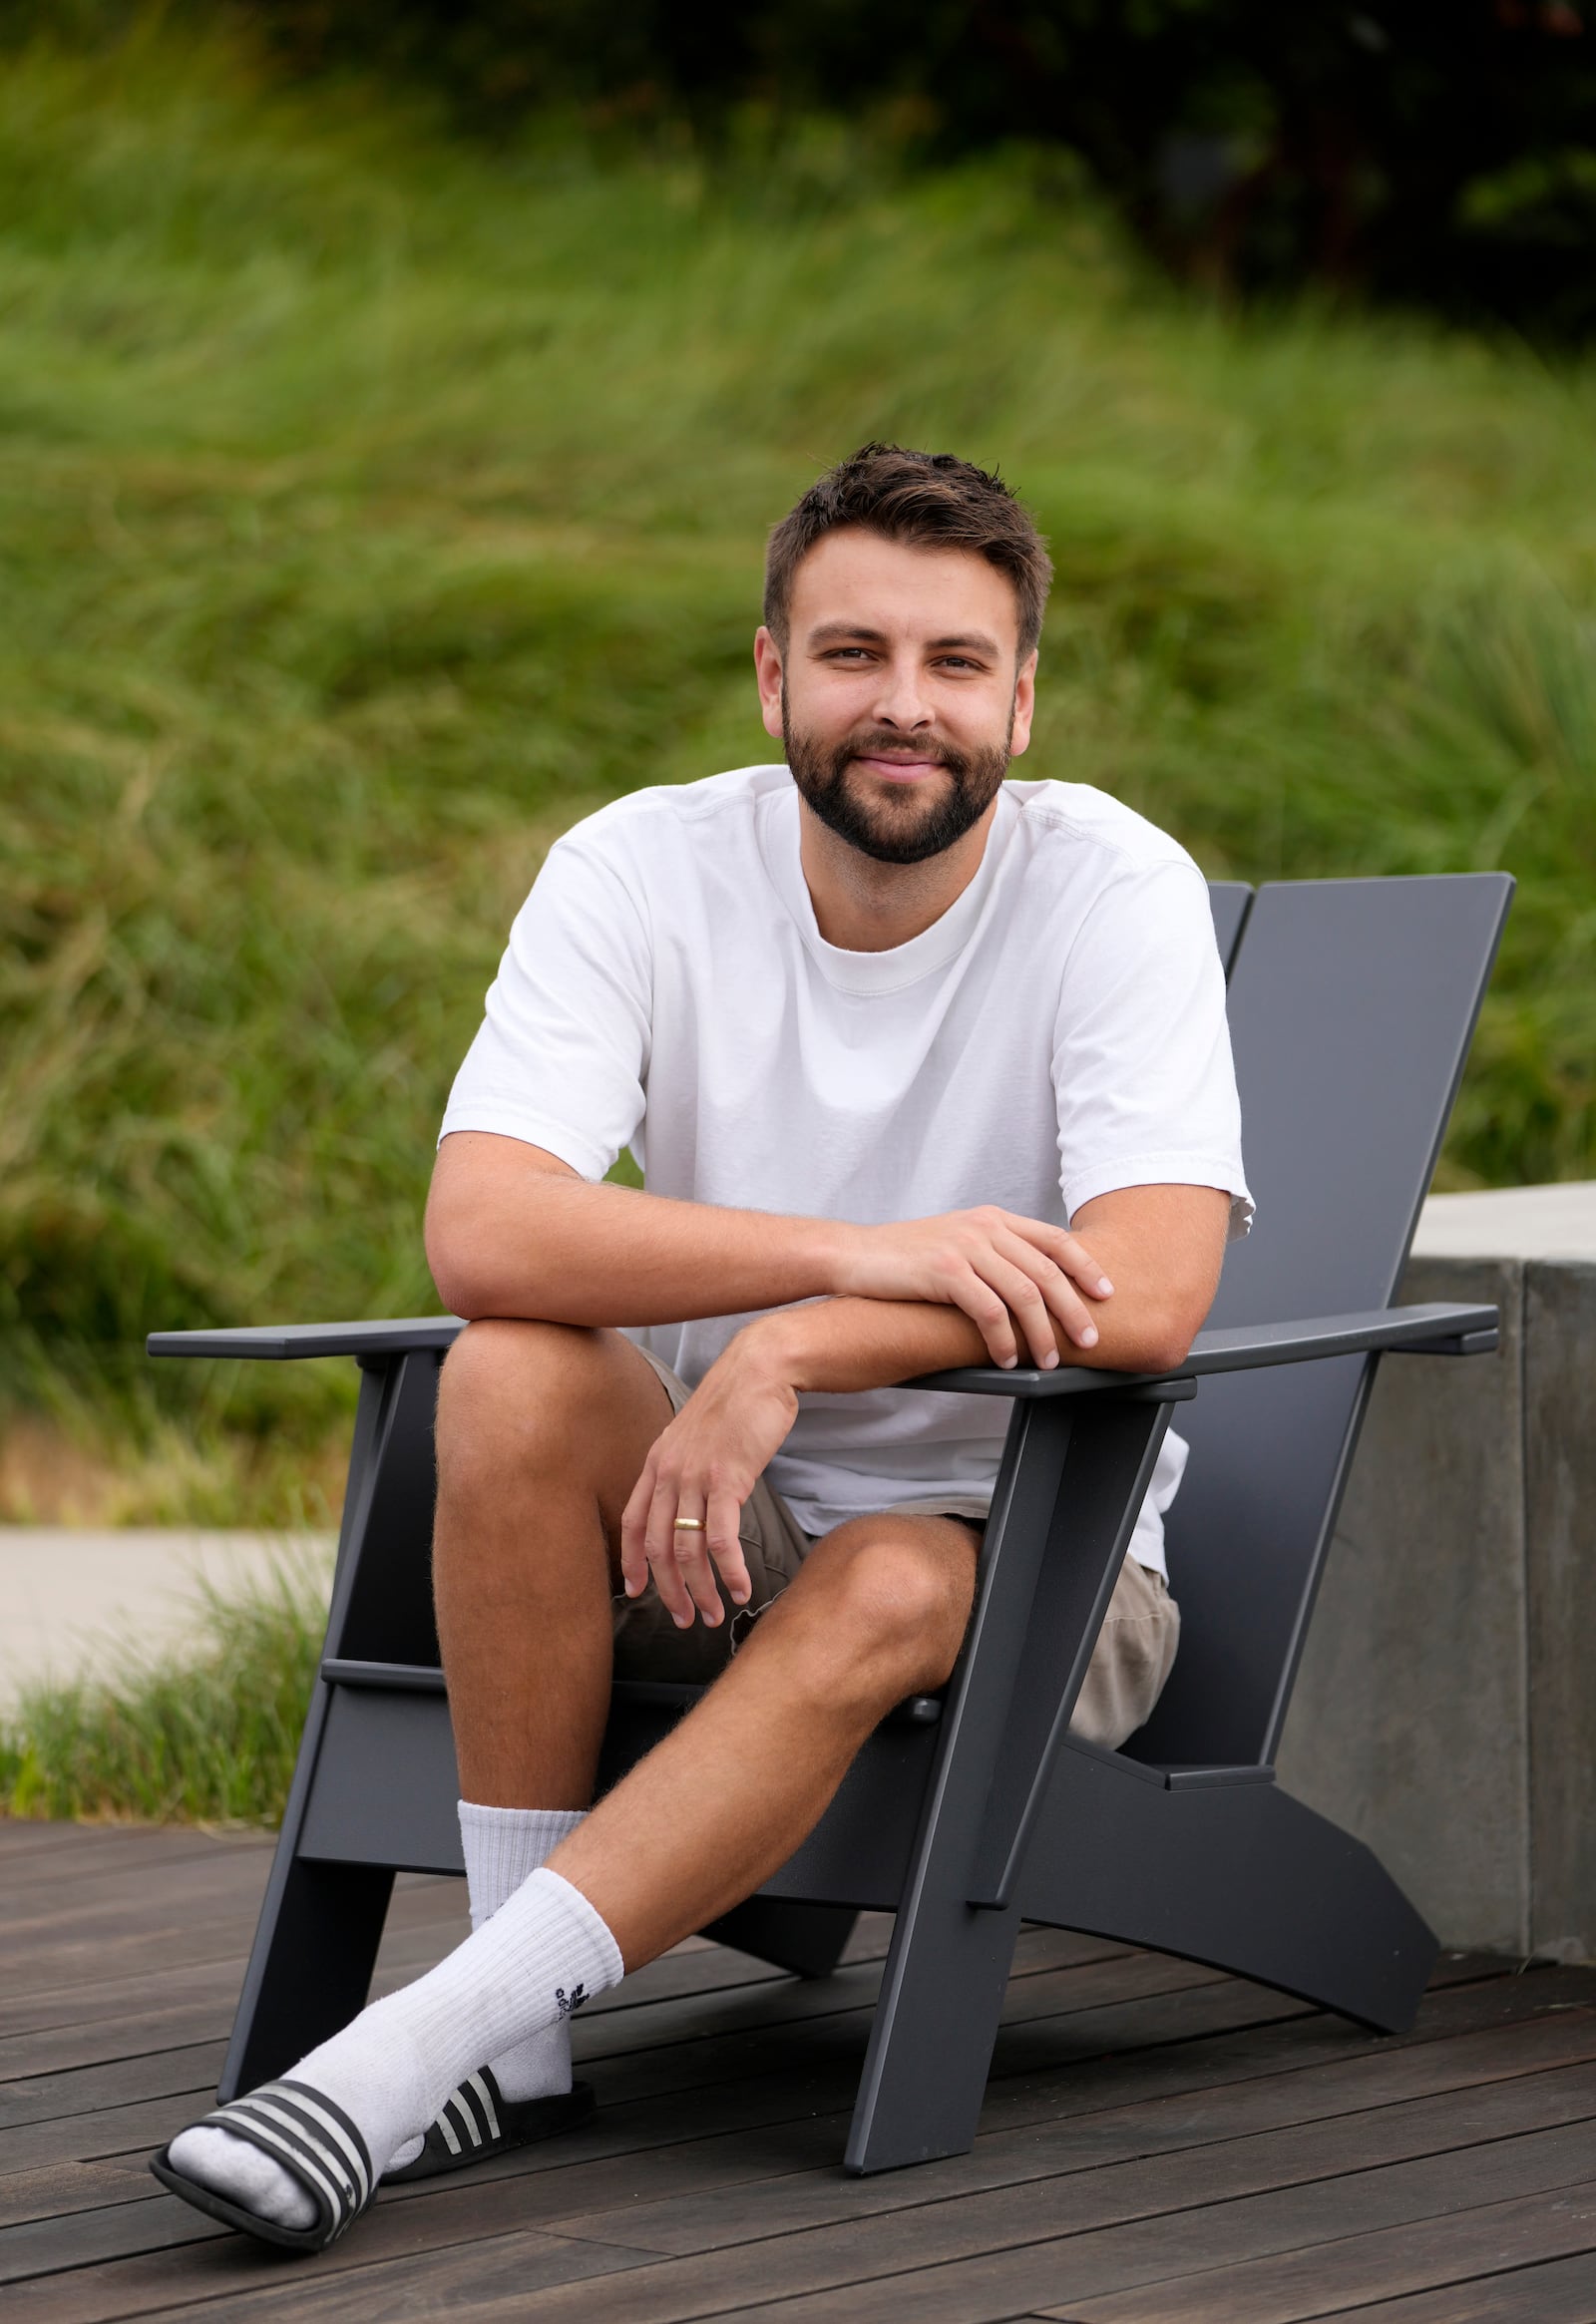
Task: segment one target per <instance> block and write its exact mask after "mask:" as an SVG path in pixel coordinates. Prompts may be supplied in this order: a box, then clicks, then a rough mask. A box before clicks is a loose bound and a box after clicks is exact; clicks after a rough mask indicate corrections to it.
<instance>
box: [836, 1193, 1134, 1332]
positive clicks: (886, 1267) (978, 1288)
mask: <svg viewBox="0 0 1596 2324" xmlns="http://www.w3.org/2000/svg"><path fill="white" fill-rule="evenodd" d="M1113 1288H1114V1287H1113V1285H1112V1284H1111V1283H1110V1282H1109V1280H1108V1278H1107V1276H1106V1275H1104V1273H1103V1271H1102V1269H1101V1267H1099V1265H1098V1264H1097V1262H1096V1260H1095V1259H1094V1258H1093V1257H1092V1255H1091V1253H1090V1252H1089V1251H1088V1250H1087V1249H1086V1246H1085V1245H1084V1243H1082V1242H1080V1241H1079V1239H1078V1238H1077V1237H1076V1236H1074V1235H1071V1234H1070V1233H1069V1231H1068V1230H1067V1228H1064V1227H1052V1226H1048V1225H1047V1224H1046V1222H1045V1221H1044V1220H1041V1219H1026V1218H1021V1217H1020V1216H1019V1215H1018V1213H1017V1212H1014V1211H1004V1210H999V1209H998V1207H997V1206H996V1204H987V1205H984V1206H983V1207H982V1208H981V1209H980V1210H974V1211H950V1212H948V1213H946V1214H945V1215H944V1216H943V1217H941V1218H935V1219H906V1220H904V1221H903V1222H901V1223H893V1224H890V1225H887V1226H880V1227H851V1228H849V1229H848V1230H847V1232H846V1238H845V1241H844V1245H843V1259H842V1265H841V1269H840V1271H839V1276H838V1282H837V1285H836V1289H837V1290H838V1292H839V1293H842V1294H844V1295H848V1294H852V1295H853V1296H854V1297H855V1298H863V1299H875V1300H926V1301H934V1302H936V1303H938V1304H939V1305H941V1306H944V1307H955V1308H962V1309H963V1310H964V1312H965V1314H966V1315H967V1316H968V1317H969V1318H970V1319H971V1321H972V1323H974V1324H976V1325H977V1326H978V1327H979V1328H980V1331H981V1336H982V1338H983V1339H984V1340H985V1341H986V1343H987V1347H988V1349H989V1351H990V1352H991V1355H992V1358H993V1361H994V1362H995V1363H1000V1364H1001V1365H1002V1366H1003V1367H1004V1369H1005V1370H1006V1369H1009V1368H1011V1367H1012V1366H1013V1365H1014V1364H1015V1363H1017V1362H1018V1360H1019V1356H1020V1349H1021V1341H1020V1338H1019V1334H1023V1345H1024V1348H1025V1350H1026V1351H1027V1352H1028V1354H1029V1356H1030V1357H1031V1359H1032V1361H1034V1362H1035V1363H1038V1364H1040V1365H1041V1366H1042V1368H1043V1369H1044V1370H1051V1368H1052V1366H1053V1365H1054V1364H1055V1363H1056V1362H1057V1361H1058V1346H1057V1339H1056V1336H1055V1332H1054V1325H1055V1324H1058V1325H1061V1326H1062V1327H1063V1330H1064V1334H1065V1337H1066V1338H1067V1339H1068V1340H1070V1341H1071V1342H1072V1343H1073V1345H1074V1346H1075V1347H1077V1348H1095V1347H1096V1345H1097V1327H1096V1325H1095V1324H1094V1323H1093V1322H1092V1320H1091V1312H1090V1310H1089V1308H1088V1307H1087V1305H1086V1299H1092V1300H1105V1299H1108V1298H1110V1297H1111V1296H1112V1293H1113ZM1082 1293H1084V1294H1085V1295H1086V1298H1085V1299H1083V1298H1082V1297H1081V1294H1082ZM1016 1326H1017V1328H1018V1329H1017V1332H1016Z"/></svg>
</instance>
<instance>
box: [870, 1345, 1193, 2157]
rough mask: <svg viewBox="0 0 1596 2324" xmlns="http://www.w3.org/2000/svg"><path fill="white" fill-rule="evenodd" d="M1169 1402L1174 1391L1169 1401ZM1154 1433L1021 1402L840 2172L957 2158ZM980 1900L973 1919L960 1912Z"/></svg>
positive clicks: (1116, 1417)
mask: <svg viewBox="0 0 1596 2324" xmlns="http://www.w3.org/2000/svg"><path fill="white" fill-rule="evenodd" d="M1177 1392H1178V1391H1177ZM1167 1424H1168V1406H1167V1404H1166V1403H1164V1402H1154V1401H1146V1400H1141V1399H1140V1398H1138V1397H1136V1396H1134V1395H1126V1396H1114V1395H1112V1394H1110V1393H1107V1392H1104V1393H1103V1394H1101V1395H1096V1394H1094V1395H1092V1396H1090V1397H1077V1398H1070V1399H1067V1400H1066V1399H1063V1398H1058V1399H1056V1400H1039V1401H1035V1402H1017V1403H1016V1404H1015V1406H1014V1412H1013V1417H1012V1419H1011V1421H1010V1424H1009V1430H1008V1440H1007V1443H1006V1445H1005V1447H1004V1452H1003V1461H1002V1468H1001V1471H1000V1473H999V1475H998V1487H997V1491H996V1493H995V1495H994V1498H993V1509H992V1517H991V1519H990V1521H989V1524H988V1529H987V1542H986V1547H985V1550H984V1552H983V1557H982V1570H981V1580H980V1586H979V1589H978V1592H977V1599H976V1608H975V1612H974V1614H973V1616H972V1619H971V1627H970V1634H969V1637H968V1639H967V1641H966V1644H965V1651H964V1654H963V1656H962V1658H961V1662H960V1666H959V1669H958V1671H957V1672H956V1673H955V1676H954V1680H953V1684H952V1685H951V1687H950V1689H949V1693H948V1700H947V1705H946V1708H945V1710H944V1714H943V1724H942V1737H941V1743H940V1745H939V1750H938V1756H937V1762H936V1766H935V1768H934V1770H933V1773H932V1779H931V1782H930V1785H929V1786H928V1790H927V1795H926V1806H925V1810H924V1813H923V1816H922V1820H921V1828H920V1835H919V1839H918V1841H917V1843H916V1849H915V1855H914V1859H913V1862H912V1865H911V1869H910V1874H909V1879H908V1881H907V1883H906V1885H905V1889H904V1895H903V1900H902V1903H901V1904H900V1906H899V1910H898V1919H897V1926H896V1928H895V1930H894V1934H893V1942H892V1949H891V1952H890V1953H889V1955H888V1959H887V1969H886V1974H885V1977H884V1979H883V1983H882V1991H881V1999H880V2002H879V2003H878V2005H877V2010H876V2018H875V2023H874V2026H873V2027H872V2030H871V2038H870V2047H869V2050H868V2052H867V2054H866V2058H865V2069H864V2075H863V2078H862V2080H861V2084H860V2090H859V2098H858V2102H857V2104H856V2106H855V2110H854V2119H853V2126H852V2130H851V2132H850V2136H849V2140H848V2151H847V2156H846V2167H847V2168H848V2169H849V2170H850V2171H853V2172H856V2173H862V2172H870V2171H877V2170H891V2169H895V2168H897V2167H898V2166H899V2165H901V2164H904V2163H909V2162H923V2161H928V2160H930V2159H931V2158H932V2157H933V2156H935V2155H941V2154H963V2153H966V2152H968V2151H969V2148H970V2146H971V2144H972V2142H973V2141H974V2138H975V2134H976V2126H977V2123H978V2121H979V2119H980V2114H981V2102H982V2097H983V2093H984V2092H985V2089H986V2084H987V2074H988V2070H989V2068H990V2065H991V2062H992V2051H993V2044H994V2042H995V2041H996V2039H997V2034H998V2018H999V2015H1000V2013H1001V2009H1002V2000H1003V1990H1004V1987H1005V1986H1006V1984H1007V1980H1008V1972H1009V1968H1010V1965H1011V1963H1012V1959H1013V1950H1014V1941H1015V1939H1016V1937H1017V1935H1018V1933H1019V1910H1018V1906H1017V1904H1016V1903H1015V1902H1014V1901H1013V1896H1012V1885H1013V1884H1012V1882H1009V1883H1008V1889H1007V1891H1006V1892H1005V1893H1004V1895H1003V1897H1002V1899H1001V1901H998V1899H997V1897H996V1896H995V1894H994V1890H995V1886H996V1883H995V1881H994V1878H993V1874H992V1870H991V1865H992V1863H993V1861H994V1849H993V1847H991V1846H984V1844H983V1843H984V1839H985V1838H986V1835H988V1834H989V1833H992V1834H994V1835H995V1840H996V1858H997V1860H998V1862H999V1864H1000V1865H1003V1866H1005V1865H1006V1864H1007V1861H1008V1859H1009V1857H1010V1855H1012V1854H1015V1853H1017V1855H1018V1856H1019V1857H1021V1858H1022V1856H1023V1851H1024V1844H1025V1839H1026V1836H1027V1833H1028V1829H1029V1825H1030V1821H1031V1806H1030V1802H1031V1798H1032V1793H1033V1791H1035V1790H1037V1789H1039V1788H1040V1786H1041V1785H1042V1784H1043V1783H1044V1781H1045V1777H1046V1772H1047V1769H1048V1767H1049V1766H1050V1763H1051V1753H1052V1751H1053V1749H1055V1748H1056V1743H1057V1741H1058V1740H1060V1739H1061V1736H1062V1733H1063V1731H1064V1730H1065V1729H1066V1728H1067V1726H1068V1723H1069V1715H1070V1712H1071V1711H1072V1710H1073V1708H1074V1703H1075V1698H1076V1696H1077V1695H1078V1693H1079V1690H1080V1686H1081V1683H1082V1681H1083V1679H1084V1677H1085V1673H1086V1667H1087V1665H1088V1663H1089V1661H1090V1659H1091V1650H1092V1647H1093V1646H1094V1645H1095V1643H1096V1639H1097V1634H1098V1631H1099V1630H1100V1629H1101V1627H1102V1620H1103V1616H1104V1614H1105V1613H1106V1611H1107V1607H1108V1601H1109V1599H1110V1597H1111V1596H1112V1594H1113V1587H1114V1581H1115V1579H1116V1577H1117V1575H1118V1571H1119V1567H1120V1563H1121V1561H1122V1559H1123V1557H1124V1553H1125V1545H1126V1543H1127V1542H1128V1540H1129V1538H1130V1532H1131V1528H1132V1526H1133V1525H1134V1523H1135V1518H1136V1512H1137V1510H1138V1509H1139V1507H1140V1505H1141V1499H1142V1495H1143V1494H1144V1493H1145V1491H1146V1488H1147V1484H1148V1481H1149V1480H1150V1478H1151V1474H1152V1464H1153V1460H1154V1458H1155V1456H1156V1453H1157V1449H1158V1445H1159V1443H1160V1442H1161V1440H1162V1437H1163V1432H1164V1429H1165V1427H1166V1426H1167ZM984 1889H985V1891H986V1899H987V1900H986V1901H985V1902H984V1903H978V1902H973V1901H972V1899H973V1898H977V1897H979V1896H981V1895H982V1894H983V1890H984Z"/></svg>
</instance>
